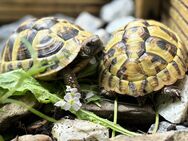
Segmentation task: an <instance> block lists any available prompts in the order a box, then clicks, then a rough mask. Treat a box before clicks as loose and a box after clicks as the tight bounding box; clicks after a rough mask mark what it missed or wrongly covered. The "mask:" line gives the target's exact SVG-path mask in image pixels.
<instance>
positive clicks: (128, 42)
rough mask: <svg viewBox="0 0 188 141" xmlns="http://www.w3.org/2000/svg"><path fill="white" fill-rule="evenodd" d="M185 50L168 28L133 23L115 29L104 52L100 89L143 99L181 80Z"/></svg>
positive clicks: (144, 23) (139, 21)
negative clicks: (142, 97)
mask: <svg viewBox="0 0 188 141" xmlns="http://www.w3.org/2000/svg"><path fill="white" fill-rule="evenodd" d="M186 58H187V50H186V48H185V47H184V46H183V44H182V42H181V41H180V39H179V37H178V36H177V35H176V33H174V32H173V31H172V30H171V29H169V28H168V27H167V26H165V25H163V24H162V23H159V22H157V21H153V20H141V19H140V20H136V21H133V22H130V23H128V24H127V25H126V26H124V27H122V28H120V29H119V30H117V31H116V32H115V33H114V34H113V36H112V38H111V40H110V41H109V42H108V44H107V46H106V47H105V49H104V50H103V59H102V61H101V66H100V68H101V71H100V78H99V81H100V86H101V87H102V88H103V89H104V90H106V91H108V92H115V93H118V94H127V95H130V96H134V97H137V96H142V95H145V94H148V93H151V92H153V91H158V90H160V89H161V88H163V87H164V86H165V85H172V84H173V83H175V82H176V81H177V80H178V79H182V78H183V77H184V75H185V72H186V69H187V67H186Z"/></svg>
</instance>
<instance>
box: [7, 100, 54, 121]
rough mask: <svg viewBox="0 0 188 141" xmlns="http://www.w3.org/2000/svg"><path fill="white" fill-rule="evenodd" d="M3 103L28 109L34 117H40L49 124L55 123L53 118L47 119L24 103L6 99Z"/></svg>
mask: <svg viewBox="0 0 188 141" xmlns="http://www.w3.org/2000/svg"><path fill="white" fill-rule="evenodd" d="M4 103H15V104H18V105H20V106H22V107H25V108H27V109H28V110H29V111H30V112H32V113H33V114H35V115H37V116H39V117H41V118H43V119H46V120H47V121H50V122H56V121H57V120H55V119H54V118H51V117H49V116H47V115H45V114H43V113H41V112H39V111H37V110H36V109H34V108H32V107H30V106H28V105H27V104H25V103H24V102H21V101H18V100H15V99H10V98H7V99H6V100H5V101H4Z"/></svg>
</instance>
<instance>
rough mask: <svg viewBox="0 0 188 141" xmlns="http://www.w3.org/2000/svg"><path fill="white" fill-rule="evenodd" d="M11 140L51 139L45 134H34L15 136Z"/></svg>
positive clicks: (32, 140)
mask: <svg viewBox="0 0 188 141" xmlns="http://www.w3.org/2000/svg"><path fill="white" fill-rule="evenodd" d="M11 141H52V139H51V138H50V137H49V136H47V135H43V134H36V135H23V136H17V137H15V138H14V139H12V140H11Z"/></svg>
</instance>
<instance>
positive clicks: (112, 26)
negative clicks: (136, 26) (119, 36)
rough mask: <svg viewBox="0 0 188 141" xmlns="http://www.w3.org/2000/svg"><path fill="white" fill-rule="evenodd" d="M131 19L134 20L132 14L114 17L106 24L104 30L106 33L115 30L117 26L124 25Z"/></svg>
mask: <svg viewBox="0 0 188 141" xmlns="http://www.w3.org/2000/svg"><path fill="white" fill-rule="evenodd" d="M133 20H135V18H134V17H132V16H128V17H121V18H118V19H115V20H113V21H112V22H110V23H109V24H108V25H107V27H106V31H107V32H108V33H112V32H114V31H116V30H117V29H118V28H120V27H122V26H125V25H126V24H127V23H129V22H131V21H133Z"/></svg>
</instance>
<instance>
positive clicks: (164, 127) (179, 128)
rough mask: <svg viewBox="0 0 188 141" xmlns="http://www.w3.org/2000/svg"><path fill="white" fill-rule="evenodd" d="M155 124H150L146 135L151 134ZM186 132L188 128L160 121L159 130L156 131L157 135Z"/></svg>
mask: <svg viewBox="0 0 188 141" xmlns="http://www.w3.org/2000/svg"><path fill="white" fill-rule="evenodd" d="M154 126H155V124H152V125H151V127H150V128H149V130H148V133H152V131H153V129H154ZM171 130H175V131H188V128H187V127H185V126H183V125H176V124H173V123H169V122H167V121H162V122H160V123H159V128H158V130H157V133H162V132H167V131H171Z"/></svg>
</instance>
